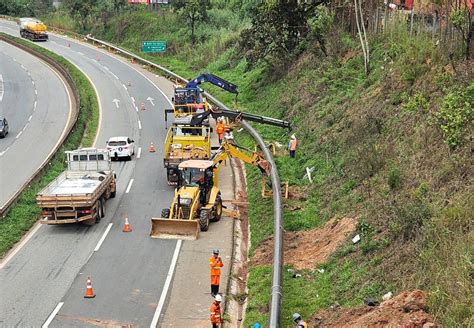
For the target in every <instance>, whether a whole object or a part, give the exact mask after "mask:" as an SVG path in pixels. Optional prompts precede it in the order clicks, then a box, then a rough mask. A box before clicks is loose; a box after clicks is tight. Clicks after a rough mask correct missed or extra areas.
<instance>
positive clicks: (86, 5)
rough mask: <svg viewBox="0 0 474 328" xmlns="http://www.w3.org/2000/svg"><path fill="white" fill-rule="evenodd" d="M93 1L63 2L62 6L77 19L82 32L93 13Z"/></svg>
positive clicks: (71, 0) (68, 0)
mask: <svg viewBox="0 0 474 328" xmlns="http://www.w3.org/2000/svg"><path fill="white" fill-rule="evenodd" d="M95 3H96V1H95V0H65V1H64V5H65V6H66V8H67V9H68V10H69V13H70V14H71V16H73V17H74V18H77V20H78V21H79V24H80V25H81V29H82V30H83V31H85V30H86V28H87V21H88V20H89V19H90V16H91V14H92V12H93V11H94V6H95Z"/></svg>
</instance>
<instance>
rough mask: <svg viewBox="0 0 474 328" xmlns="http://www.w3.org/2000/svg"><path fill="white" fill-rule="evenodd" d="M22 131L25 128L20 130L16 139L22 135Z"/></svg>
mask: <svg viewBox="0 0 474 328" xmlns="http://www.w3.org/2000/svg"><path fill="white" fill-rule="evenodd" d="M22 133H23V130H21V131H20V132H18V134H17V135H16V137H15V139H18V138H19V137H20V136H21V134H22Z"/></svg>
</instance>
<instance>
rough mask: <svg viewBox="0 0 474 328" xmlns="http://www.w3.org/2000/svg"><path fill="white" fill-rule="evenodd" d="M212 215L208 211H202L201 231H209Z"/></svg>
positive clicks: (200, 219) (200, 217)
mask: <svg viewBox="0 0 474 328" xmlns="http://www.w3.org/2000/svg"><path fill="white" fill-rule="evenodd" d="M210 214H211V213H210V212H209V211H208V210H201V213H199V226H200V227H201V231H207V230H209V217H210V216H211V215H210Z"/></svg>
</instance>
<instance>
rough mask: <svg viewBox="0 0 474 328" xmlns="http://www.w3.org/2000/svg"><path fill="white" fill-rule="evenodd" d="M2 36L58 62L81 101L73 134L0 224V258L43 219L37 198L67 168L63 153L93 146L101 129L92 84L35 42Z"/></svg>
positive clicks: (61, 58)
mask: <svg viewBox="0 0 474 328" xmlns="http://www.w3.org/2000/svg"><path fill="white" fill-rule="evenodd" d="M1 35H2V37H5V38H9V39H11V40H14V41H15V42H17V43H19V44H22V45H25V46H27V47H30V48H32V49H34V50H35V51H38V52H40V53H41V54H43V55H46V56H48V57H50V58H52V59H53V60H54V61H56V62H58V63H59V64H60V65H61V66H62V67H64V68H65V69H66V70H67V71H68V72H69V74H70V75H71V77H72V79H73V81H74V83H75V85H76V88H77V90H78V92H79V97H80V109H79V114H78V118H77V122H76V124H75V125H74V127H73V130H72V132H71V133H70V134H69V136H68V137H67V138H66V140H65V142H64V143H63V145H62V146H61V147H59V149H58V151H57V152H56V154H55V155H54V156H53V158H52V159H51V160H50V162H49V163H48V165H47V167H46V168H45V170H44V172H43V173H42V174H40V177H38V178H37V179H36V180H35V181H33V182H32V183H31V184H30V185H29V186H28V187H27V188H26V189H25V190H24V191H23V192H22V193H21V195H20V196H19V197H18V199H17V201H16V202H15V203H14V205H13V206H12V207H11V209H10V211H9V212H8V213H7V215H6V216H5V217H4V218H3V219H1V220H0V257H2V258H3V257H4V256H5V254H6V253H7V252H8V251H9V250H10V249H11V248H12V247H13V246H14V245H15V244H16V243H17V242H18V241H19V240H20V239H21V238H22V237H23V235H24V234H25V233H26V232H27V231H28V230H29V229H30V228H31V226H32V225H33V224H34V223H35V222H36V221H37V220H38V218H39V217H40V214H41V212H40V209H39V208H38V207H37V205H36V194H37V193H38V192H39V191H40V190H41V189H42V188H44V187H45V186H46V185H47V184H48V183H49V182H51V181H52V180H54V178H56V177H57V176H58V175H59V174H60V173H61V172H62V171H63V170H64V169H65V168H66V163H65V156H64V151H66V150H73V149H76V148H78V147H80V146H81V147H90V146H91V145H92V143H93V140H94V138H95V134H96V131H97V126H98V118H99V107H98V102H97V98H96V95H95V91H94V89H93V87H92V85H91V84H90V82H89V80H88V79H87V78H86V76H85V75H84V74H82V72H81V71H79V70H78V69H77V68H76V67H75V66H74V65H73V64H71V63H70V62H68V61H67V60H66V59H64V58H63V57H61V56H58V55H56V54H54V53H52V52H50V51H48V50H46V49H44V48H42V47H39V46H37V45H35V44H34V43H32V42H29V41H26V40H22V39H19V38H15V37H12V36H10V35H7V34H4V33H1Z"/></svg>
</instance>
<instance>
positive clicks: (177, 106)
mask: <svg viewBox="0 0 474 328" xmlns="http://www.w3.org/2000/svg"><path fill="white" fill-rule="evenodd" d="M203 82H209V83H211V84H213V85H215V86H218V87H220V88H222V89H224V90H226V91H228V92H231V93H234V94H238V91H237V86H236V85H235V84H233V83H230V82H228V81H226V80H224V79H222V78H220V77H218V76H216V75H214V74H211V73H204V74H200V75H198V76H196V77H195V78H194V79H192V80H191V81H189V82H188V83H187V84H186V85H185V86H184V87H177V88H175V91H174V96H173V98H172V101H173V109H166V110H165V122H166V121H167V115H168V113H173V115H174V118H175V122H177V123H186V122H188V121H187V120H189V117H190V116H191V115H194V114H196V113H202V112H207V111H208V110H209V108H210V106H209V104H208V103H207V100H206V98H205V97H203V95H202V90H201V89H200V88H199V84H201V83H203Z"/></svg>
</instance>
